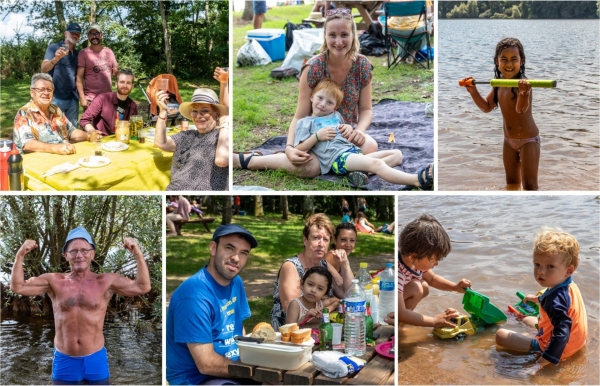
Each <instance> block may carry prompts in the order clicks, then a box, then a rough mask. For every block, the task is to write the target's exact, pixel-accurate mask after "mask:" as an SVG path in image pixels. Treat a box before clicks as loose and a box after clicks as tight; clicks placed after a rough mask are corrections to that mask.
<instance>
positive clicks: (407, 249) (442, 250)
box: [398, 214, 471, 327]
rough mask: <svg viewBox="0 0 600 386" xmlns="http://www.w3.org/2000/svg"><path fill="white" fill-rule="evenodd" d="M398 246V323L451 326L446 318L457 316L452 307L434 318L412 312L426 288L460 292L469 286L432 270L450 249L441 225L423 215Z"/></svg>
mask: <svg viewBox="0 0 600 386" xmlns="http://www.w3.org/2000/svg"><path fill="white" fill-rule="evenodd" d="M398 247H399V255H398V265H399V267H398V320H399V323H406V324H410V325H413V326H421V327H445V326H449V327H454V326H455V324H454V323H452V322H451V321H450V319H452V318H456V317H458V316H459V315H460V313H459V312H458V311H456V310H455V309H453V308H448V309H446V311H445V312H443V313H441V314H438V315H436V316H425V315H421V314H419V313H417V312H415V311H413V310H414V309H415V307H416V306H417V304H419V302H420V301H421V300H422V299H423V298H424V297H426V296H427V295H428V294H429V286H431V287H433V288H437V289H439V290H442V291H456V292H460V293H464V292H465V290H464V289H465V288H467V287H469V288H470V287H471V282H470V281H469V280H467V279H461V281H459V282H458V283H453V282H451V281H450V280H447V279H444V278H443V277H441V276H439V275H436V274H435V273H434V272H433V270H432V269H433V267H435V266H436V265H438V263H439V262H440V261H441V260H442V259H443V258H444V257H446V256H447V255H448V254H449V253H450V251H451V250H452V246H451V245H450V237H448V234H447V233H446V231H445V230H444V228H443V227H442V225H441V224H440V223H439V222H438V221H437V220H436V219H435V218H434V217H433V216H430V215H427V214H423V215H421V216H420V217H419V218H418V219H416V220H413V221H412V222H410V223H409V224H408V225H407V226H406V227H405V228H404V229H403V230H402V232H401V233H400V242H399V246H398Z"/></svg>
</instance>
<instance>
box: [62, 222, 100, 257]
mask: <svg viewBox="0 0 600 386" xmlns="http://www.w3.org/2000/svg"><path fill="white" fill-rule="evenodd" d="M75 239H84V240H85V241H87V242H88V243H90V244H91V245H92V247H94V250H96V245H95V244H94V242H93V241H92V236H90V234H89V233H88V231H87V230H85V228H84V227H77V228H75V229H72V230H71V231H70V232H69V235H68V236H67V239H66V240H65V245H63V247H62V251H63V253H64V252H65V248H66V247H67V244H69V241H71V240H75Z"/></svg>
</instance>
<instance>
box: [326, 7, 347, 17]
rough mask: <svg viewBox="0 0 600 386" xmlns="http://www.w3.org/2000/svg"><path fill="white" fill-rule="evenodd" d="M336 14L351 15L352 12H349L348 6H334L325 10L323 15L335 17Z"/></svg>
mask: <svg viewBox="0 0 600 386" xmlns="http://www.w3.org/2000/svg"><path fill="white" fill-rule="evenodd" d="M336 15H340V16H344V15H347V16H350V15H352V13H351V12H350V10H349V9H348V8H334V9H330V10H328V11H326V12H325V17H327V18H329V17H335V16H336Z"/></svg>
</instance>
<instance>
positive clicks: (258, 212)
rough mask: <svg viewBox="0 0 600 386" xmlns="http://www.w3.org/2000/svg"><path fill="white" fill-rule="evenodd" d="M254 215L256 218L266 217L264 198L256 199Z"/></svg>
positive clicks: (258, 197) (257, 197)
mask: <svg viewBox="0 0 600 386" xmlns="http://www.w3.org/2000/svg"><path fill="white" fill-rule="evenodd" d="M254 215H255V216H256V217H264V215H265V212H264V211H263V198H262V196H256V197H255V199H254Z"/></svg>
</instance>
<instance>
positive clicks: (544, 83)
mask: <svg viewBox="0 0 600 386" xmlns="http://www.w3.org/2000/svg"><path fill="white" fill-rule="evenodd" d="M519 80H520V79H491V80H488V81H476V80H475V79H467V80H462V79H461V80H459V81H458V85H459V86H461V87H465V86H473V85H475V84H489V85H490V86H492V87H519ZM525 80H526V81H527V83H529V84H530V85H531V87H539V88H554V87H556V81H555V80H546V79H525Z"/></svg>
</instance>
